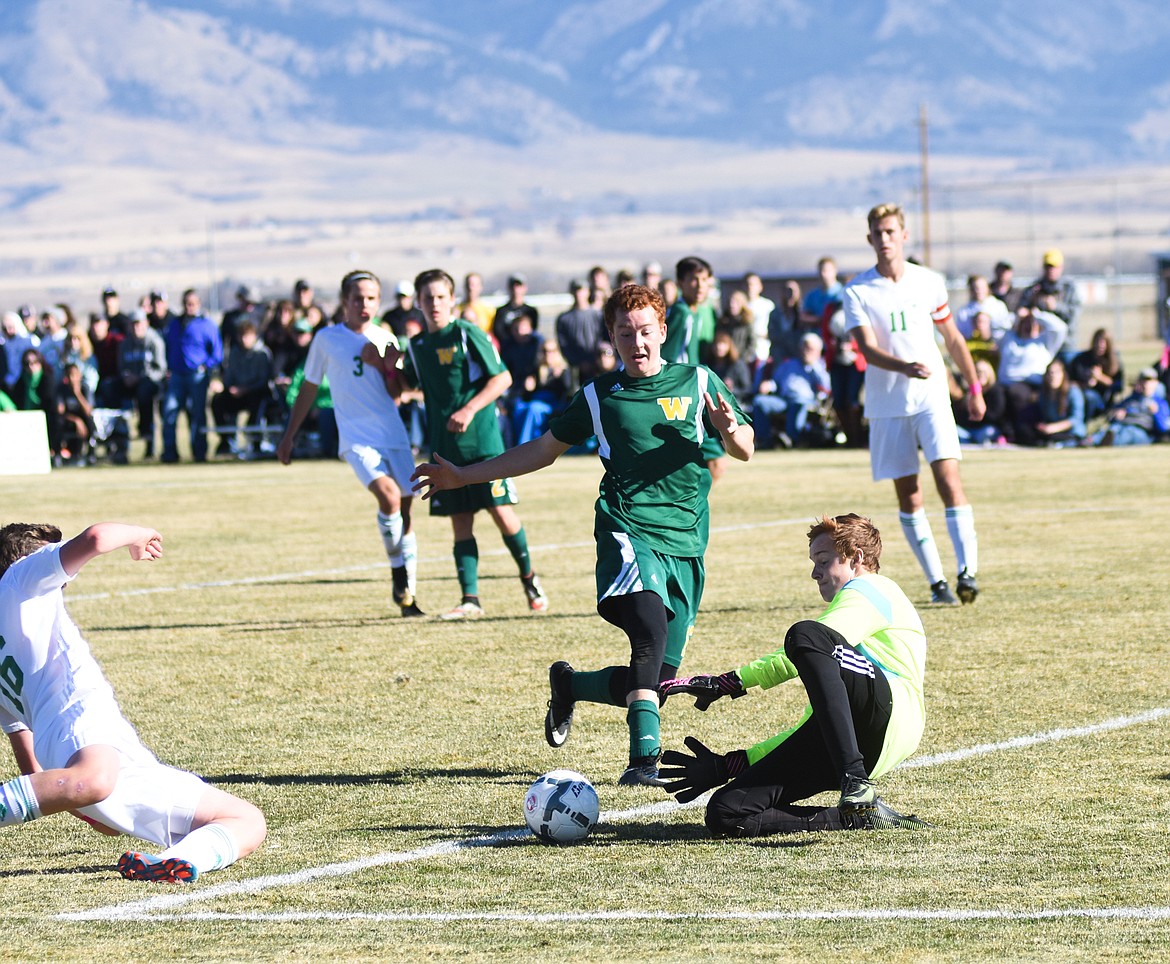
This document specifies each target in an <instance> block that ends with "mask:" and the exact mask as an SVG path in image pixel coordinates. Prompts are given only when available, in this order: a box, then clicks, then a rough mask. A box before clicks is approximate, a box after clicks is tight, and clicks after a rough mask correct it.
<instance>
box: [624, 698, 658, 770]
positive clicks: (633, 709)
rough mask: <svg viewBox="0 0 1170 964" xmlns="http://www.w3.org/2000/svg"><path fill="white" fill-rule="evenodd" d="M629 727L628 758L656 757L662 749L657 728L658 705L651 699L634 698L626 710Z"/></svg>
mask: <svg viewBox="0 0 1170 964" xmlns="http://www.w3.org/2000/svg"><path fill="white" fill-rule="evenodd" d="M626 723H627V725H628V726H629V727H630V760H631V761H633V760H637V759H639V758H643V757H656V756H658V754H659V752H660V751H661V750H662V737H661V733H660V731H659V728H658V705H657V704H656V703H654V702H653V701H651V700H634V702H633V703H631V704H630V708H629V709H628V710H626Z"/></svg>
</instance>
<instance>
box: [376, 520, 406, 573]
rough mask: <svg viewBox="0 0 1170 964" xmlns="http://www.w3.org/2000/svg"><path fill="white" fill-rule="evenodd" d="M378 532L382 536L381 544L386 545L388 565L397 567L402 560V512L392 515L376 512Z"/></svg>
mask: <svg viewBox="0 0 1170 964" xmlns="http://www.w3.org/2000/svg"><path fill="white" fill-rule="evenodd" d="M378 533H379V534H380V535H381V536H382V545H383V546H385V547H386V558H388V559H389V560H390V565H391V566H393V567H394V568H395V569H397V568H398V567H399V566H401V565H402V564H403V562H402V513H401V512H395V513H394V514H393V515H385V514H384V513H382V512H379V513H378Z"/></svg>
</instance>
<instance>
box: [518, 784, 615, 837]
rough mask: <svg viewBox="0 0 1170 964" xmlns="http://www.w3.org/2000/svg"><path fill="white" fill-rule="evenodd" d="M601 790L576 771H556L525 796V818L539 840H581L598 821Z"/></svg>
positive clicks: (530, 789) (531, 788)
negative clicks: (598, 792) (597, 789)
mask: <svg viewBox="0 0 1170 964" xmlns="http://www.w3.org/2000/svg"><path fill="white" fill-rule="evenodd" d="M598 813H599V807H598V804H597V791H596V790H594V789H593V784H592V783H590V782H589V781H588V780H587V779H586V778H585V777H584V776H582V775H581V774H580V773H577V772H576V771H575V770H552V771H550V772H549V773H546V774H545V775H544V776H542V777H541V778H540V779H539V780H537V781H536V782H535V783H534V784H532V786H530V787H529V788H528V793H527V794H526V795H525V797H524V819H525V820H526V821H528V828H529V829H530V830H531V831H532V832H533V833H534V834H536V839H537V840H540V841H541V842H542V843H548V844H571V843H578V842H579V841H582V840H584V839H585V838H586V837H588V836H589V831H591V830H592V829H593V827H594V826H595V825H596V823H597V817H598Z"/></svg>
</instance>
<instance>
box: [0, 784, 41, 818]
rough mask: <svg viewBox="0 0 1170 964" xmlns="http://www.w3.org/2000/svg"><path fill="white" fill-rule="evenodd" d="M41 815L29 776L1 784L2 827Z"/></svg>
mask: <svg viewBox="0 0 1170 964" xmlns="http://www.w3.org/2000/svg"><path fill="white" fill-rule="evenodd" d="M40 815H41V807H40V804H38V803H37V795H36V793H35V792H34V791H33V788H32V781H31V780H30V779H29V778H28V777H27V776H20V777H16V778H15V779H13V780H9V781H8V782H7V783H4V784H0V827H6V826H8V825H9V824H14V823H28V822H29V821H30V820H36V819H37V818H38V817H39V816H40Z"/></svg>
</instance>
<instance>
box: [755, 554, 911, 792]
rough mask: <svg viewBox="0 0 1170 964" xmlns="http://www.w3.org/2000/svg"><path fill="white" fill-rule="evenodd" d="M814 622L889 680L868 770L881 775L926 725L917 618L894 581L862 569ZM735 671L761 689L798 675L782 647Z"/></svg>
mask: <svg viewBox="0 0 1170 964" xmlns="http://www.w3.org/2000/svg"><path fill="white" fill-rule="evenodd" d="M817 622H819V623H823V624H824V625H826V626H828V627H829V628H830V629H833V630H835V631H836V632H838V633H840V634H841V635H842V636H843V637H845V641H846V642H847V643H849V645H850V646H852V647H853V648H854V649H856V650H857V651H858V652H859V653H861V654H862V655H863V656H864V657H865V658H866V659H868V660H869V661H870V662H871V663H873V664H874V666H875V667H877V670H878V672H880V673H882V674H883V675H884V676H885V677H886V680H887V681H888V682H889V684H890V690H891V692H892V694H893V703H894V705H893V708H892V710H891V713H890V722H889V725H888V726H887V727H886V738H885V742H884V743H883V745H882V753H881V756H880V757H879V758H878V762H877V765H876V766H875V767H874V768H873V771H872V773H871V774H870V775H871V776H874V777H880V776H881V775H882V774H883V773H888V772H889V771H890V770H892V769H893V768H894V767H896V766H897V765H898V764H899V763H901V762H902V761H903V760H905V759H906V758H907V757H908V756H909V755H910V754H911V753H913V752H914V750H915V749H916V748H917V747H918V741H919V740H920V739H922V732H923V730H924V728H925V726H926V700H925V697H924V696H923V679H924V676H925V674H926V632H925V630H923V628H922V620H921V619H919V618H918V612H917V611H916V610H915V608H914V605H913V603H911V602H910V600H909V599H907V598H906V594H905V593H904V592H902V590H901V588H900V587H899V586H898V584H897V583H896V582H894V581H893V580H892V579H887V578H886V577H885V576H881V575H878V574H877V573H865V574H863V575H860V576H857V577H856V578H854V579H850V580H849V582H847V583H845V585H844V586H842V587H841V590H840V592H838V593H837V595H835V596H834V597H833V600H832V602H830V603H829V606H828V608H827V609H826V610H825V611H824V612H823V613H821V615H820V616H818V617H817ZM736 674H737V675H738V676H739V678H740V679H741V680H742V681H743V685H744V686H762V687H764V688H765V689H767V688H769V687H771V686H775V685H777V684H778V683H783V682H784V681H785V680H789V679H792V678H793V677H794V676H796V675H797V673H796V668H795V667H794V666H793V665H792V663H791V662H790V661H789V660H788V657H787V656H785V655H784V650H783V649H780V650H777V651H776V652H775V653H772V654H770V655H768V656H763V657H761V658H760V659H756V660H753V661H752V662H750V663H748V664H747V665H746V666H742V667H740V668H739V669H738V670H736ZM811 712H812V708H811V707H808V708H806V709H805V712H804V716H803V717H802V718H801V721H800V722H801V723H803V722H804V721H805V720H806V719H808V716H809V714H810V713H811ZM797 725H798V726H799V725H800V724H797ZM794 729H795V728H793V729H790V730H786V731H785V732H783V733H781V734H779V735H777V736H775V737H773V738H772V739H770V740H765V741H764V742H763V743H758V744H756V746H753V747H751V748H750V749H749V750H748V751H747V752H748V760H749V761H750V762H752V763H755V762H756V761H757V760H759V759H761V758H762V757H764V756H765V755H766V754H768V753H770V752H771V751H772V750H773V749H775V748H776V747H777V746H779V745H780V744H781V743H783V742H784V740H786V739H787V738H788V737H789V736H790V735H791V734H792V733H793V732H794Z"/></svg>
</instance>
